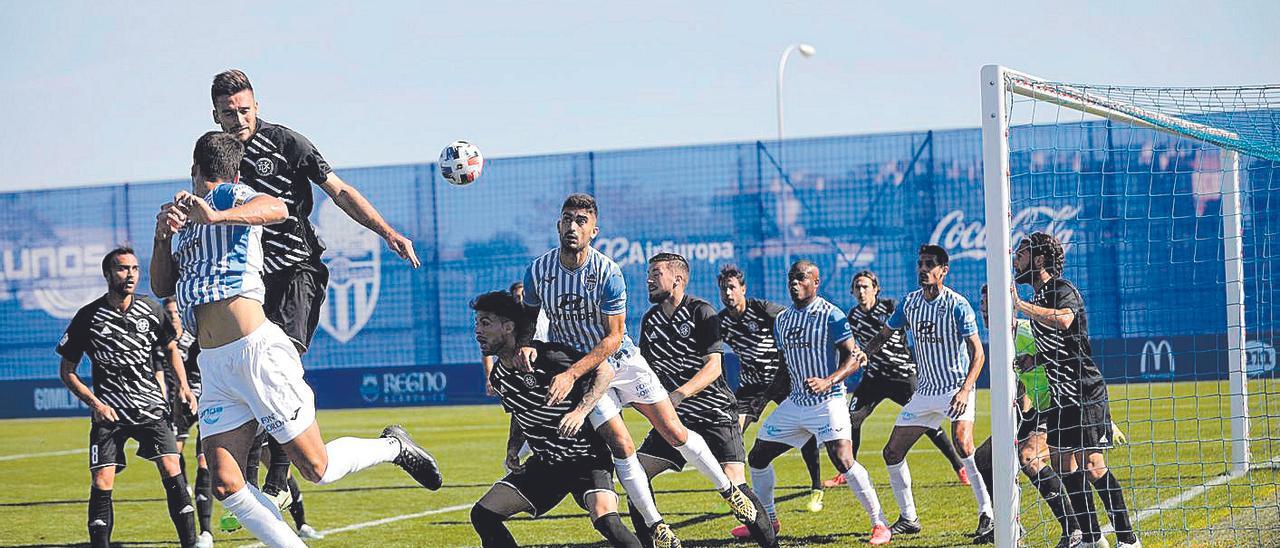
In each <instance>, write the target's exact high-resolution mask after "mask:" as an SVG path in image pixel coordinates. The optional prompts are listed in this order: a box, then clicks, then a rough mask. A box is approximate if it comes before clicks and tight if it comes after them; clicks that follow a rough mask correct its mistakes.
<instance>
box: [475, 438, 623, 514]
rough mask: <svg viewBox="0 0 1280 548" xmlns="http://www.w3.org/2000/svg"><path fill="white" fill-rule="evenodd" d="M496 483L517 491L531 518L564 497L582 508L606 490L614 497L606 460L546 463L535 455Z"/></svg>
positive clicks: (548, 510)
mask: <svg viewBox="0 0 1280 548" xmlns="http://www.w3.org/2000/svg"><path fill="white" fill-rule="evenodd" d="M498 483H505V484H507V485H509V486H511V487H512V488H514V489H515V490H516V491H517V492H519V493H520V496H521V497H524V500H526V501H528V502H529V505H530V506H532V507H533V512H532V513H533V516H534V517H538V516H541V515H543V514H545V513H547V512H550V511H551V510H552V509H554V508H555V507H556V505H558V504H560V501H562V500H564V497H565V496H566V495H573V500H574V502H576V503H578V506H580V507H582V508H583V509H586V507H587V502H586V498H587V495H588V494H590V493H593V492H596V491H607V492H609V493H611V494H613V495H614V497H615V498H616V497H617V493H615V492H614V490H613V463H611V462H610V461H609V459H607V458H599V459H583V460H573V461H565V462H557V463H548V462H546V461H544V460H542V458H541V457H539V455H537V454H536V453H535V454H534V455H533V456H532V457H530V458H529V460H527V461H525V465H524V468H522V469H521V470H520V471H519V472H512V473H510V474H507V476H506V477H504V478H502V479H500V480H498Z"/></svg>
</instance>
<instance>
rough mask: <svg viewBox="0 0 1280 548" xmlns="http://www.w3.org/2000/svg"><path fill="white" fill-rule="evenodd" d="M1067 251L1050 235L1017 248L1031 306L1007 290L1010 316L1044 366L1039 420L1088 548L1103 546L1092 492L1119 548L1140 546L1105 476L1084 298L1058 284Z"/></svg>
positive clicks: (1106, 425)
mask: <svg viewBox="0 0 1280 548" xmlns="http://www.w3.org/2000/svg"><path fill="white" fill-rule="evenodd" d="M1065 263H1066V251H1065V250H1064V249H1063V247H1062V244H1061V243H1060V242H1058V239H1057V238H1055V237H1054V236H1053V235H1051V234H1046V233H1044V232H1035V233H1032V234H1031V235H1030V236H1028V237H1026V238H1024V239H1023V240H1022V241H1021V242H1018V249H1017V254H1016V255H1015V256H1014V260H1013V267H1014V271H1015V278H1014V279H1015V281H1016V282H1017V283H1019V284H1024V285H1030V286H1031V288H1032V289H1033V290H1034V291H1035V294H1034V295H1033V296H1032V298H1031V300H1030V301H1024V300H1022V299H1021V298H1020V297H1019V295H1018V292H1017V288H1016V287H1013V288H1010V293H1011V294H1012V298H1013V311H1014V312H1015V313H1021V314H1023V315H1025V316H1026V317H1027V318H1029V319H1030V320H1031V331H1032V333H1033V335H1034V337H1035V341H1036V349H1037V352H1036V356H1035V365H1037V366H1041V365H1043V366H1044V369H1045V375H1046V377H1047V378H1048V380H1049V390H1050V394H1051V395H1052V403H1051V405H1050V406H1049V407H1048V408H1047V409H1046V410H1045V411H1044V412H1043V419H1044V421H1045V423H1046V425H1047V427H1048V429H1049V432H1048V440H1047V441H1048V444H1049V448H1050V460H1051V462H1052V463H1053V468H1054V469H1055V470H1057V471H1058V473H1060V474H1061V475H1062V483H1063V484H1065V486H1066V489H1067V494H1068V496H1070V498H1071V506H1072V507H1073V508H1074V509H1075V511H1076V513H1077V520H1078V521H1079V522H1080V526H1081V527H1082V528H1083V529H1084V540H1085V545H1086V546H1105V545H1106V539H1105V538H1104V537H1103V536H1102V532H1101V528H1100V527H1099V526H1098V518H1097V512H1096V510H1095V509H1094V504H1093V496H1092V494H1090V492H1089V491H1090V486H1092V487H1093V490H1094V491H1097V492H1098V497H1099V498H1101V499H1102V504H1103V506H1104V507H1105V508H1106V510H1107V514H1108V515H1109V516H1110V517H1111V523H1112V524H1114V526H1115V530H1116V547H1117V548H1134V547H1140V546H1142V542H1141V541H1140V540H1138V536H1137V535H1136V534H1135V533H1134V530H1133V523H1132V522H1131V521H1130V518H1129V510H1128V508H1127V507H1126V506H1125V502H1124V492H1123V490H1122V489H1121V487H1120V481H1119V480H1117V479H1116V477H1115V475H1114V474H1112V473H1111V470H1110V469H1108V468H1107V461H1106V450H1107V449H1110V448H1111V447H1112V446H1113V442H1112V440H1111V439H1109V438H1108V435H1110V434H1111V433H1112V432H1111V409H1110V405H1109V403H1108V398H1107V385H1106V382H1105V381H1103V378H1102V372H1101V371H1100V370H1099V369H1098V365H1097V364H1096V363H1094V361H1093V350H1092V347H1091V345H1090V343H1089V320H1088V317H1087V315H1086V313H1085V307H1084V298H1083V297H1081V296H1080V291H1079V290H1078V289H1076V286H1075V284H1073V283H1071V282H1070V281H1068V280H1066V279H1065V278H1063V277H1062V268H1063V265H1064V264H1065Z"/></svg>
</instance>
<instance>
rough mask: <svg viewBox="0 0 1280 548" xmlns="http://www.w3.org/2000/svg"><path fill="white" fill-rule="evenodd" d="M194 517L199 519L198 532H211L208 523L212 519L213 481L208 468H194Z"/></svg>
mask: <svg viewBox="0 0 1280 548" xmlns="http://www.w3.org/2000/svg"><path fill="white" fill-rule="evenodd" d="M196 518H197V519H198V520H199V521H200V532H202V533H203V532H205V531H208V532H210V533H211V534H212V533H213V529H212V527H211V526H210V525H209V522H210V521H212V520H213V481H211V478H210V477H209V469H208V468H196Z"/></svg>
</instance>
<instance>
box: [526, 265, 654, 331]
mask: <svg viewBox="0 0 1280 548" xmlns="http://www.w3.org/2000/svg"><path fill="white" fill-rule="evenodd" d="M589 249H590V252H589V253H588V254H587V261H586V262H585V263H583V264H582V266H580V267H578V268H577V269H574V270H569V269H567V268H565V267H564V265H562V264H561V263H560V248H556V249H552V250H551V251H548V252H546V253H544V254H543V255H542V256H541V257H538V258H537V259H534V260H533V263H532V264H530V265H529V268H528V270H526V271H525V274H524V304H526V305H529V306H537V307H540V308H541V309H542V312H543V313H544V314H546V315H547V320H548V321H549V323H550V327H551V329H550V333H549V334H548V339H549V341H548V342H553V343H560V344H565V345H568V346H570V347H572V348H574V349H576V350H578V351H579V352H590V351H591V349H592V348H595V346H596V345H597V344H600V340H601V339H604V325H605V319H604V317H605V316H616V315H618V314H623V313H625V312H626V311H627V282H626V280H624V279H623V277H622V269H620V268H618V264H617V263H615V262H613V259H610V258H609V257H608V256H606V255H605V254H604V253H601V252H599V251H597V250H596V249H595V248H589ZM639 352H640V350H639V349H638V348H637V347H636V345H635V343H633V342H632V341H631V337H630V336H627V335H625V334H624V335H623V336H622V346H621V347H619V348H618V352H617V353H615V356H629V355H635V354H638V353H639Z"/></svg>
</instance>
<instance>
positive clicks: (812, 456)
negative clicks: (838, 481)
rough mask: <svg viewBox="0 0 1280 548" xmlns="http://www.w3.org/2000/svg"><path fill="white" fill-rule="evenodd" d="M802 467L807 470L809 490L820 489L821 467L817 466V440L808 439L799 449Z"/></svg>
mask: <svg viewBox="0 0 1280 548" xmlns="http://www.w3.org/2000/svg"><path fill="white" fill-rule="evenodd" d="M800 456H801V457H804V467H805V468H808V469H809V488H810V489H822V467H821V466H819V465H818V438H809V441H807V442H805V444H804V446H803V447H801V448H800Z"/></svg>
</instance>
